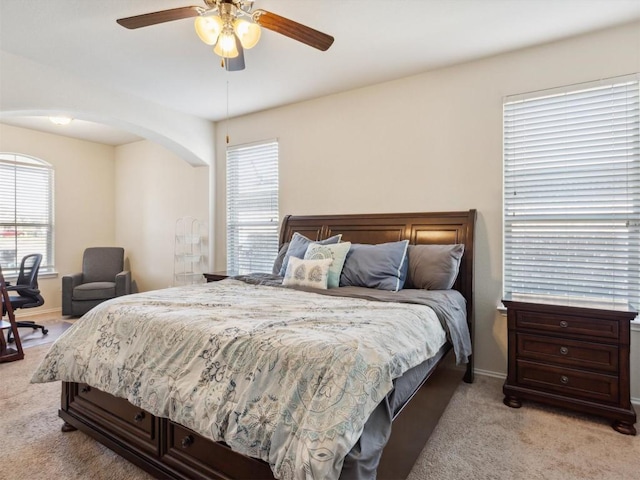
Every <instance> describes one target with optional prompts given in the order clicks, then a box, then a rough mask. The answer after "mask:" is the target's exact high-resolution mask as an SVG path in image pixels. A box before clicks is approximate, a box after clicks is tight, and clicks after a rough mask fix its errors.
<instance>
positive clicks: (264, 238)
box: [227, 140, 280, 274]
mask: <svg viewBox="0 0 640 480" xmlns="http://www.w3.org/2000/svg"><path fill="white" fill-rule="evenodd" d="M279 218H280V217H279V212H278V141H277V140H270V141H265V142H260V143H253V144H248V145H240V146H236V147H229V148H228V149H227V271H228V272H229V273H231V274H244V273H252V272H267V273H271V270H272V268H273V262H274V260H275V258H276V256H277V254H278V236H279V229H278V224H279Z"/></svg>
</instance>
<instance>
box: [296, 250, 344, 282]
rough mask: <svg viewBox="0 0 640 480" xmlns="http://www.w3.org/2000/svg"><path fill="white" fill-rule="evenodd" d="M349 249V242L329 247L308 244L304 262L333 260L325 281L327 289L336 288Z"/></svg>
mask: <svg viewBox="0 0 640 480" xmlns="http://www.w3.org/2000/svg"><path fill="white" fill-rule="evenodd" d="M350 247H351V242H342V243H334V244H331V245H321V244H319V243H310V244H309V246H308V247H307V253H305V254H304V259H305V260H319V259H323V258H330V259H331V260H333V262H332V263H331V265H330V266H329V279H328V280H327V288H336V287H339V286H340V274H341V273H342V267H343V266H344V261H345V259H346V258H347V253H348V252H349V248H350Z"/></svg>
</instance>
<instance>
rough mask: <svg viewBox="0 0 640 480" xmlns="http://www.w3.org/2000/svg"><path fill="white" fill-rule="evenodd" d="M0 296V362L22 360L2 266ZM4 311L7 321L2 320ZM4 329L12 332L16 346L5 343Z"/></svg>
mask: <svg viewBox="0 0 640 480" xmlns="http://www.w3.org/2000/svg"><path fill="white" fill-rule="evenodd" d="M0 296H1V297H2V301H1V302H0V363H4V362H13V361H14V360H22V359H23V358H24V352H23V351H22V343H21V342H20V333H19V332H18V326H17V324H16V317H15V316H14V315H13V308H12V307H11V301H10V299H9V294H8V293H7V285H6V283H5V281H4V275H2V267H0ZM5 311H6V314H7V319H8V321H6V320H3V319H4V314H5ZM5 330H6V331H11V333H13V339H14V342H15V345H16V348H11V347H9V346H8V345H7V340H5V338H4V332H5ZM7 338H8V335H7Z"/></svg>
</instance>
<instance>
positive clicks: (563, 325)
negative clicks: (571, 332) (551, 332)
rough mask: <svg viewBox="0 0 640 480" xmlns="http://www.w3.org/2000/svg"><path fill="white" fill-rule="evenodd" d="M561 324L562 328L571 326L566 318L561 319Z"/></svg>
mask: <svg viewBox="0 0 640 480" xmlns="http://www.w3.org/2000/svg"><path fill="white" fill-rule="evenodd" d="M560 326H561V327H562V328H567V327H568V326H569V322H567V321H566V320H561V321H560Z"/></svg>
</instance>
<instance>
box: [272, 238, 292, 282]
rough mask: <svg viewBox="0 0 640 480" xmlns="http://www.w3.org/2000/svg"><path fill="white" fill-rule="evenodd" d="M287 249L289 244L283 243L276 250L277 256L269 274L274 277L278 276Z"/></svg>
mask: <svg viewBox="0 0 640 480" xmlns="http://www.w3.org/2000/svg"><path fill="white" fill-rule="evenodd" d="M288 249H289V242H284V243H283V244H282V246H281V247H280V250H278V256H277V257H276V259H275V260H274V261H273V270H272V271H271V273H273V274H274V275H280V270H282V263H283V262H284V256H285V255H286V254H287V250H288Z"/></svg>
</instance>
